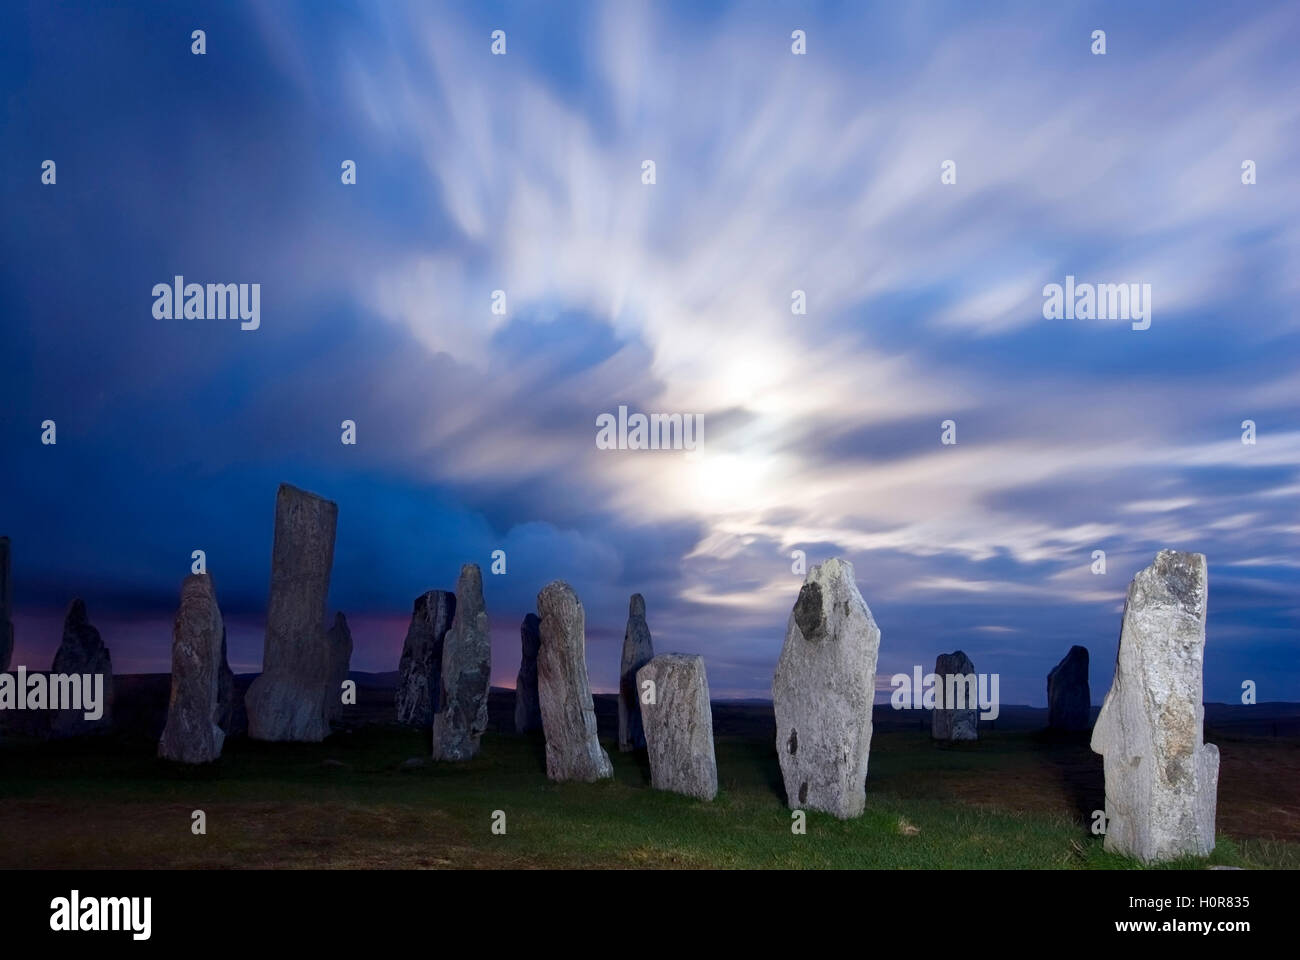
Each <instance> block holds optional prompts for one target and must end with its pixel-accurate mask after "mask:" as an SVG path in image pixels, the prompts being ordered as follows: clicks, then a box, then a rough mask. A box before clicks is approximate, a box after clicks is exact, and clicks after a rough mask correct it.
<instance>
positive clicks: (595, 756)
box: [537, 580, 614, 781]
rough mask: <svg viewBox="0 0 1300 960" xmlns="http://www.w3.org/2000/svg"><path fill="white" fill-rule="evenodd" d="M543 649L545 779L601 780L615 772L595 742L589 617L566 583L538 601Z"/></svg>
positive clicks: (540, 662) (540, 667)
mask: <svg viewBox="0 0 1300 960" xmlns="http://www.w3.org/2000/svg"><path fill="white" fill-rule="evenodd" d="M537 613H538V616H539V617H540V618H541V625H540V627H539V630H540V632H541V637H542V644H541V649H540V650H539V651H538V654H537V692H538V696H539V698H540V700H541V705H542V727H543V729H544V730H545V732H546V775H547V776H548V777H549V778H550V779H552V780H558V781H563V780H584V781H592V780H601V779H604V778H606V777H612V776H613V775H614V768H613V766H612V765H611V764H610V762H609V754H607V753H606V752H605V750H604V748H603V747H601V745H600V740H599V739H598V738H597V736H596V712H595V708H594V704H593V702H592V699H591V685H590V683H589V682H588V680H587V639H586V614H585V613H584V612H583V609H582V604H581V603H580V602H579V601H578V595H577V594H576V593H574V592H573V588H572V587H570V586H569V585H568V584H567V583H565V582H564V581H563V580H556V581H553V582H552V583H549V584H547V585H546V586H545V587H543V588H542V591H541V592H540V593H539V594H538V595H537Z"/></svg>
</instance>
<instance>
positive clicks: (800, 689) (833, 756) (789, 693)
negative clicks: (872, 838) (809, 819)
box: [772, 558, 880, 820]
mask: <svg viewBox="0 0 1300 960" xmlns="http://www.w3.org/2000/svg"><path fill="white" fill-rule="evenodd" d="M879 652H880V628H879V627H877V626H876V621H875V620H874V619H873V618H872V616H871V611H870V610H869V609H868V608H867V604H866V602H865V601H864V600H863V599H862V594H860V593H859V592H858V586H857V583H856V582H855V581H854V578H853V564H851V563H849V562H848V561H846V560H840V559H838V558H835V559H831V560H827V561H826V562H825V563H821V564H818V565H817V566H815V567H813V568H812V570H810V571H809V572H808V576H807V577H806V579H805V580H804V584H803V588H802V589H801V590H800V591H799V598H798V599H797V600H796V601H795V604H794V609H793V610H792V611H791V613H790V621H789V623H788V624H787V625H786V628H785V644H784V645H783V646H782V648H781V658H780V660H779V661H778V662H777V666H776V675H775V676H774V677H773V678H772V705H773V707H774V708H775V710H776V744H777V753H778V754H779V756H780V760H781V776H782V778H783V779H784V780H785V791H786V798H787V800H788V802H789V805H790V807H791V808H793V809H809V810H822V811H824V812H826V813H830V814H833V815H834V816H836V817H839V818H840V819H841V820H844V819H848V818H850V817H856V816H859V815H861V813H862V810H863V808H864V807H865V805H866V801H867V797H866V780H867V759H868V756H869V754H870V752H871V709H872V706H873V705H874V703H875V693H876V689H875V688H876V658H877V656H878V654H879Z"/></svg>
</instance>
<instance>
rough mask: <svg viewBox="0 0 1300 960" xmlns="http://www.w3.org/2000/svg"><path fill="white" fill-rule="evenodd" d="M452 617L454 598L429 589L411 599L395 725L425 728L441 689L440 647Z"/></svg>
mask: <svg viewBox="0 0 1300 960" xmlns="http://www.w3.org/2000/svg"><path fill="white" fill-rule="evenodd" d="M455 616H456V595H455V594H454V593H451V592H449V591H447V590H429V591H427V592H425V593H422V594H420V596H418V597H416V598H415V606H414V607H413V608H412V610H411V625H410V626H409V627H408V628H407V630H406V640H405V642H404V643H403V644H402V659H401V661H400V662H399V663H398V665H397V722H398V723H405V724H410V725H411V726H413V727H424V728H426V729H427V728H428V727H430V726H431V725H432V724H433V712H434V710H436V709H437V707H438V697H439V696H440V694H441V689H442V646H443V643H444V642H445V641H446V639H447V631H448V630H450V629H451V621H452V619H453V618H454V617H455Z"/></svg>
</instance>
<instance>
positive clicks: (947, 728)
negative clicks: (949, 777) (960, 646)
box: [930, 650, 980, 740]
mask: <svg viewBox="0 0 1300 960" xmlns="http://www.w3.org/2000/svg"><path fill="white" fill-rule="evenodd" d="M934 674H935V676H936V677H938V681H937V682H936V683H935V687H934V711H933V713H931V715H930V736H931V737H932V738H934V739H935V740H978V739H979V738H980V712H979V684H978V680H979V678H978V677H976V676H975V664H973V663H971V659H970V657H968V656H966V654H964V653H962V652H961V651H960V650H957V651H954V652H953V653H941V654H939V656H938V657H936V658H935V661H934Z"/></svg>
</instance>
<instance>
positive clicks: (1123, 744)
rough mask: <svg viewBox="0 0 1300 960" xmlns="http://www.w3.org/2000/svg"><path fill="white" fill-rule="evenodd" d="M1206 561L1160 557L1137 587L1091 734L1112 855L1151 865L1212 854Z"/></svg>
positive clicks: (1213, 762) (1214, 753) (1214, 755)
mask: <svg viewBox="0 0 1300 960" xmlns="http://www.w3.org/2000/svg"><path fill="white" fill-rule="evenodd" d="M1208 594H1209V587H1208V581H1207V576H1206V565H1205V556H1204V555H1203V554H1199V553H1182V552H1179V551H1175V550H1161V551H1160V552H1159V553H1158V554H1157V555H1156V559H1155V563H1153V564H1151V566H1149V567H1147V568H1146V569H1145V570H1142V571H1141V572H1139V573H1138V575H1137V576H1136V577H1134V578H1133V582H1132V583H1131V584H1129V588H1128V597H1127V599H1126V600H1125V601H1124V621H1123V626H1122V628H1121V630H1120V637H1119V655H1118V656H1117V657H1116V660H1115V679H1114V680H1113V681H1112V682H1111V686H1110V690H1109V692H1108V693H1107V694H1106V699H1105V701H1104V702H1103V703H1102V705H1101V713H1100V715H1099V716H1098V717H1097V723H1096V725H1095V726H1094V727H1093V729H1092V749H1093V751H1094V752H1096V753H1100V754H1101V755H1102V757H1103V758H1104V766H1105V771H1106V843H1105V846H1106V849H1107V850H1108V851H1111V852H1113V853H1120V854H1124V855H1127V856H1131V857H1136V858H1137V859H1138V860H1141V861H1143V862H1144V863H1150V862H1154V861H1159V860H1172V859H1175V858H1177V857H1181V856H1186V855H1194V856H1207V855H1208V854H1209V853H1210V852H1211V851H1212V850H1213V849H1214V817H1215V808H1216V805H1217V800H1218V782H1219V748H1218V747H1216V746H1215V745H1214V744H1212V743H1205V742H1204V740H1203V734H1204V731H1203V720H1204V714H1205V708H1204V705H1203V703H1202V686H1201V685H1202V677H1203V669H1204V656H1205V611H1206V601H1207V599H1208Z"/></svg>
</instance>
